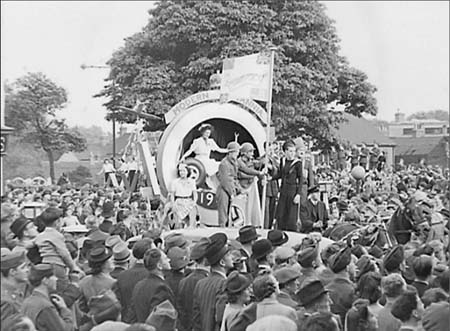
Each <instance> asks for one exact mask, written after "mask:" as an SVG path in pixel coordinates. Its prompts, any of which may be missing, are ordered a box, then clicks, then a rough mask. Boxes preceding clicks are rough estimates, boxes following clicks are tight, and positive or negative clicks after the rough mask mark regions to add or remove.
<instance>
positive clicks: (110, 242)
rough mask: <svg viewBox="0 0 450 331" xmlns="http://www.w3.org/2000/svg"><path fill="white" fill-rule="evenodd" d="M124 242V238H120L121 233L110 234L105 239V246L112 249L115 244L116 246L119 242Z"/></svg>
mask: <svg viewBox="0 0 450 331" xmlns="http://www.w3.org/2000/svg"><path fill="white" fill-rule="evenodd" d="M121 242H123V241H122V239H121V238H120V236H119V235H117V234H115V235H113V236H109V237H108V238H106V240H105V246H106V247H107V248H110V249H112V248H113V247H114V246H116V245H117V244H119V243H121Z"/></svg>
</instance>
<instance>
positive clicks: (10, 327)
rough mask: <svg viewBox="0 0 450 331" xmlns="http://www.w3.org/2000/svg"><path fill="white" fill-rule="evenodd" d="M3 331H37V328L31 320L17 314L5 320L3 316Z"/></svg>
mask: <svg viewBox="0 0 450 331" xmlns="http://www.w3.org/2000/svg"><path fill="white" fill-rule="evenodd" d="M1 323H2V324H1V325H2V330H6V331H16V330H20V331H36V328H35V326H34V324H33V322H32V321H31V319H30V318H29V317H27V316H25V315H23V314H21V313H15V314H12V315H9V316H6V317H5V318H3V316H2V322H1Z"/></svg>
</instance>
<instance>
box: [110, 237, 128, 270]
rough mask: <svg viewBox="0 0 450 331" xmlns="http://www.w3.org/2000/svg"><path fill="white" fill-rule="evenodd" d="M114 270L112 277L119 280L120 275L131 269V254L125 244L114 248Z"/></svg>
mask: <svg viewBox="0 0 450 331" xmlns="http://www.w3.org/2000/svg"><path fill="white" fill-rule="evenodd" d="M112 253H113V264H114V269H113V270H111V272H110V276H111V277H112V278H114V279H117V277H119V275H120V274H121V273H122V272H124V271H126V270H128V268H129V267H130V259H131V252H130V250H129V249H128V246H127V245H126V244H125V243H124V242H120V243H118V244H117V245H115V246H114V247H113V248H112Z"/></svg>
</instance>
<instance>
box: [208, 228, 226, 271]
mask: <svg viewBox="0 0 450 331" xmlns="http://www.w3.org/2000/svg"><path fill="white" fill-rule="evenodd" d="M209 240H210V243H209V245H208V246H207V247H206V251H205V257H206V259H207V260H208V262H209V264H210V265H214V264H216V263H217V262H219V261H220V260H221V259H222V258H223V257H224V256H225V254H226V253H227V252H228V245H227V241H228V237H227V235H226V234H225V233H222V232H219V233H215V234H213V235H212V236H210V237H209Z"/></svg>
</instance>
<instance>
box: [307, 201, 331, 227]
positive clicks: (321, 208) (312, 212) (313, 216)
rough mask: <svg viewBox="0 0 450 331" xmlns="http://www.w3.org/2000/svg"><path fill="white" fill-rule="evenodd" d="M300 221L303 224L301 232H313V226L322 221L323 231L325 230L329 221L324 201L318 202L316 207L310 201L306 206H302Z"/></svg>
mask: <svg viewBox="0 0 450 331" xmlns="http://www.w3.org/2000/svg"><path fill="white" fill-rule="evenodd" d="M300 219H301V222H302V229H301V231H302V232H304V233H309V232H311V231H313V224H314V223H315V222H317V221H322V222H323V229H325V228H326V227H327V222H328V219H329V217H328V211H327V208H326V206H325V204H324V203H323V202H322V201H317V204H316V205H314V204H313V203H312V202H311V200H310V199H308V200H307V201H306V203H305V204H303V205H300ZM320 230H322V229H320Z"/></svg>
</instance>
